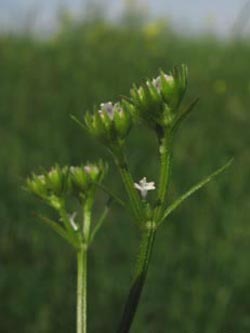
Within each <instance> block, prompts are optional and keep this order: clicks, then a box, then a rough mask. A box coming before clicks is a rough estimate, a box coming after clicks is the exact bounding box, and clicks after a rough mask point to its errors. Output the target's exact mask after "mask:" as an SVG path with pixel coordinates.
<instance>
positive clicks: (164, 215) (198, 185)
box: [159, 159, 233, 225]
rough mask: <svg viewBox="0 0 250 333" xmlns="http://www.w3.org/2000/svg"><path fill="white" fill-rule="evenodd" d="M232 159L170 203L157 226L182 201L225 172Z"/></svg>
mask: <svg viewBox="0 0 250 333" xmlns="http://www.w3.org/2000/svg"><path fill="white" fill-rule="evenodd" d="M232 161H233V159H230V160H229V161H228V162H227V163H226V164H224V165H223V166H222V167H221V168H219V169H217V170H216V171H215V172H213V173H211V174H210V175H209V176H208V177H206V178H204V179H203V180H201V181H200V182H199V183H197V184H196V185H194V186H193V187H191V188H190V189H189V190H188V191H187V192H186V193H184V194H183V195H181V196H180V197H179V198H178V199H177V200H176V201H175V202H174V203H172V204H171V205H170V206H169V207H168V208H167V209H166V210H165V212H164V214H163V217H162V219H161V220H160V222H159V225H160V224H161V223H162V222H163V221H164V220H165V219H166V218H167V217H168V216H169V215H170V214H171V213H172V212H173V211H174V210H175V209H176V208H177V207H178V206H180V205H181V204H182V203H183V201H185V200H186V199H187V198H188V197H190V196H191V195H192V194H194V193H195V192H196V191H198V190H199V189H201V188H202V187H203V186H205V185H206V184H207V183H209V182H210V181H211V180H213V178H214V177H216V176H218V175H219V174H220V173H222V172H223V171H225V170H226V169H227V168H228V167H229V166H230V165H231V163H232Z"/></svg>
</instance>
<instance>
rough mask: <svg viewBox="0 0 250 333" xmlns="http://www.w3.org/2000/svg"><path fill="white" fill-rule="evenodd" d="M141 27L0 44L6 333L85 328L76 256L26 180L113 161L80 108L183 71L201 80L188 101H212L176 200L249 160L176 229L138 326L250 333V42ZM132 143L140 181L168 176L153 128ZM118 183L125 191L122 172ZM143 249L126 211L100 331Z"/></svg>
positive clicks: (100, 270) (188, 144) (186, 132)
mask: <svg viewBox="0 0 250 333" xmlns="http://www.w3.org/2000/svg"><path fill="white" fill-rule="evenodd" d="M130 21H131V17H129V18H128V20H127V22H123V23H122V24H120V25H113V24H110V23H107V22H104V21H102V20H100V19H96V20H89V21H85V22H84V23H81V24H79V23H78V24H72V23H70V22H69V21H67V20H65V22H64V24H63V25H62V27H61V29H60V31H59V32H58V33H57V34H55V35H53V36H52V37H51V38H49V39H47V40H38V39H36V38H34V37H32V36H30V35H22V36H18V37H17V36H12V35H2V36H1V37H0V119H1V122H0V138H1V148H0V184H1V186H0V299H1V302H0V332H3V333H12V332H20V333H33V332H36V333H52V332H59V331H60V332H61V333H63V332H65V333H66V332H67V333H68V332H74V330H75V278H76V276H75V273H76V272H75V270H76V267H75V262H74V254H73V252H72V251H71V250H69V249H68V247H67V245H66V244H64V242H63V241H61V240H60V239H59V238H58V237H57V236H56V235H55V234H54V233H53V232H51V231H50V230H49V229H47V227H46V226H44V225H42V224H41V223H39V222H38V218H37V217H36V215H35V213H36V212H37V211H38V210H39V211H40V210H43V209H45V208H43V207H42V205H41V204H40V203H39V202H38V201H35V200H33V199H32V198H31V196H30V195H29V194H27V193H26V192H25V191H24V190H23V188H22V187H23V184H24V179H25V177H26V176H27V175H28V174H29V173H30V172H31V171H32V170H36V171H37V170H39V168H40V167H42V168H48V167H49V166H50V165H51V164H54V163H55V162H59V163H60V164H66V163H70V164H79V163H81V162H84V161H86V160H95V159H97V158H99V157H100V155H101V156H102V157H104V158H108V157H109V156H108V155H107V153H106V152H105V150H104V148H103V147H101V146H100V145H99V144H97V143H96V142H95V141H94V140H93V139H92V138H90V137H89V136H88V135H87V134H86V133H83V131H82V130H81V129H80V128H79V127H78V126H77V124H75V123H74V122H73V121H72V120H70V114H74V115H77V116H79V117H81V116H82V114H83V113H84V111H86V110H88V109H91V108H92V106H93V105H94V104H98V103H100V102H103V101H109V100H116V99H117V97H119V96H120V95H126V94H128V91H129V88H130V87H131V84H132V83H133V82H137V83H140V82H141V81H142V80H143V79H145V78H147V77H153V76H156V75H157V73H158V70H159V68H162V69H163V70H165V71H168V70H169V69H171V67H172V66H173V65H175V64H180V63H186V64H187V65H188V67H189V72H190V80H189V82H190V84H189V91H188V96H187V98H186V102H188V101H190V100H191V98H192V97H196V96H199V97H200V98H201V102H200V104H199V105H198V107H197V108H196V111H195V112H194V113H193V114H192V116H191V117H190V118H189V119H188V120H187V121H186V123H185V124H184V126H182V128H181V131H180V133H179V135H178V138H177V140H176V144H175V154H174V169H173V174H172V182H171V189H170V194H169V200H170V201H171V200H173V199H174V198H175V197H177V195H178V193H182V192H184V191H185V190H186V189H187V187H188V186H189V185H192V184H193V183H194V182H196V181H197V180H199V179H200V178H202V177H203V176H205V175H207V174H208V173H209V172H211V171H212V170H213V169H215V168H216V167H218V166H220V165H221V164H222V163H223V162H224V161H225V160H226V159H227V158H228V157H231V156H234V157H235V162H234V165H233V166H232V167H231V169H230V170H229V171H228V172H227V173H226V174H224V175H222V176H221V177H220V179H218V180H217V182H213V183H211V184H210V185H208V186H207V187H206V189H205V190H202V191H201V192H200V193H199V194H197V195H196V196H195V197H193V198H192V199H190V200H189V201H188V202H187V203H185V204H184V205H183V206H182V208H181V209H179V211H178V212H177V213H175V214H174V215H173V216H172V218H171V220H170V221H169V222H168V224H165V225H164V226H163V227H162V229H161V232H160V233H159V234H158V237H157V242H156V246H155V249H154V253H153V258H152V265H151V268H150V271H149V276H148V280H147V283H146V286H145V290H144V293H143V297H142V303H141V304H140V307H139V311H138V314H137V317H136V321H135V323H134V326H133V329H132V332H147V333H155V332H157V333H158V332H159V333H164V332H171V333H182V332H183V333H184V332H187V333H191V332H192V333H193V332H204V333H216V332H218V333H220V332H232V333H233V332H237V333H245V332H250V299H249V290H250V266H249V262H250V224H249V216H250V190H249V184H250V150H249V142H250V131H249V128H250V116H249V102H250V98H249V97H250V67H249V58H250V43H249V42H248V41H246V40H245V41H239V40H238V41H237V40H234V41H227V42H222V41H219V40H216V38H214V37H211V36H203V37H196V38H194V37H189V38H187V37H185V38H184V37H181V36H179V35H176V34H175V33H173V32H172V31H171V29H169V28H168V27H167V26H166V24H165V23H164V22H155V23H150V24H138V25H136V24H132V23H133V22H132V23H131V22H130ZM132 21H133V20H132ZM129 22H130V24H128V23H129ZM128 145H129V146H130V150H129V159H130V163H131V169H132V170H133V173H134V175H135V178H136V179H140V177H142V176H147V177H148V178H149V179H150V180H157V179H155V178H156V174H157V172H158V157H157V153H156V152H155V148H156V142H155V138H154V137H153V135H152V133H151V132H150V131H148V130H147V129H144V128H140V130H139V131H138V130H136V129H135V130H133V131H132V133H131V135H130V139H129V143H128ZM106 184H108V186H110V187H112V188H113V189H114V190H116V191H120V190H122V191H123V188H122V185H121V183H120V179H119V178H118V177H117V174H116V171H115V169H114V168H113V166H112V165H111V170H110V176H109V178H108V179H107V180H106ZM100 200H102V199H101V198H100ZM97 211H98V206H97ZM137 244H138V235H137V232H136V229H135V227H134V226H133V223H132V221H131V218H130V217H129V216H128V215H127V214H126V213H125V212H123V211H122V210H120V208H119V207H116V206H114V208H113V210H112V213H111V215H110V218H109V221H108V222H107V223H106V225H105V226H104V227H103V229H102V231H101V232H100V233H99V235H98V237H97V239H96V242H95V244H93V247H92V250H91V253H90V257H91V258H90V261H89V265H90V270H89V271H90V276H89V302H90V303H89V331H90V332H113V331H114V329H115V327H116V324H117V321H118V318H119V315H120V313H121V310H122V306H123V301H124V298H125V296H126V292H127V289H128V283H129V282H130V278H131V268H132V267H133V263H134V254H135V253H136V248H137Z"/></svg>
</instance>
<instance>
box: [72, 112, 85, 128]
mask: <svg viewBox="0 0 250 333" xmlns="http://www.w3.org/2000/svg"><path fill="white" fill-rule="evenodd" d="M70 118H71V119H72V120H73V121H74V122H76V123H77V124H78V125H79V126H80V127H81V128H82V129H83V130H84V131H86V127H85V125H84V124H83V123H82V122H81V121H80V120H79V119H77V118H76V117H75V116H74V115H73V114H71V115H70Z"/></svg>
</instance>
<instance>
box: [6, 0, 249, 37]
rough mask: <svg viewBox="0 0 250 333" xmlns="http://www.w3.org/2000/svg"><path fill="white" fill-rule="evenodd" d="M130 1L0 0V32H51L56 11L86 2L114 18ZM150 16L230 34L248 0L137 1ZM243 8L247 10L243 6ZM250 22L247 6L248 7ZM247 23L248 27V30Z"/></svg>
mask: <svg viewBox="0 0 250 333" xmlns="http://www.w3.org/2000/svg"><path fill="white" fill-rule="evenodd" d="M126 1H127V2H128V1H132V0H0V29H3V28H5V29H6V28H7V27H14V26H16V25H21V26H25V25H26V26H27V27H28V26H30V25H33V26H35V27H36V28H37V29H39V30H44V31H47V30H50V29H51V27H53V25H54V24H55V18H56V13H57V10H58V8H59V7H60V6H67V7H68V8H70V10H71V11H72V12H74V13H75V14H76V15H79V13H80V12H82V11H84V9H85V8H86V7H85V6H86V3H87V2H89V3H97V4H99V5H103V6H104V7H105V11H106V14H107V15H108V16H110V17H117V16H119V14H120V13H121V12H122V8H123V7H124V3H125V2H126ZM137 2H138V6H139V7H141V8H144V9H145V8H147V10H148V12H149V14H150V15H151V16H153V17H167V18H168V19H169V20H170V21H171V22H173V23H174V25H175V27H176V28H177V29H178V30H184V29H185V31H187V30H188V31H190V32H200V31H212V32H214V33H217V34H219V35H229V34H230V32H231V30H232V26H233V25H234V23H235V21H236V20H237V18H238V16H239V13H240V10H241V9H242V8H243V6H244V5H245V4H246V3H247V2H249V3H250V1H249V0H137ZM245 8H246V7H245ZM247 10H248V13H245V15H246V16H249V20H250V4H249V6H248V8H247ZM249 26H250V24H248V27H249Z"/></svg>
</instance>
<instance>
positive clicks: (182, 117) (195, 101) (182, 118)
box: [172, 98, 199, 132]
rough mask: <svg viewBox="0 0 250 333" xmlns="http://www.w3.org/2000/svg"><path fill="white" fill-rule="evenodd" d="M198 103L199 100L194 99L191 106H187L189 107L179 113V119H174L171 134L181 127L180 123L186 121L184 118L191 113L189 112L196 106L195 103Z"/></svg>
mask: <svg viewBox="0 0 250 333" xmlns="http://www.w3.org/2000/svg"><path fill="white" fill-rule="evenodd" d="M198 102H199V98H196V99H195V100H194V101H193V102H192V103H191V104H189V106H188V107H187V108H186V109H184V110H183V111H181V113H180V115H179V117H178V118H177V119H176V121H175V123H174V126H173V129H172V131H173V132H176V130H177V129H178V128H179V126H180V125H181V123H182V121H183V120H184V119H186V117H187V116H188V115H189V114H190V113H191V111H192V110H193V109H194V107H195V106H196V105H197V103H198Z"/></svg>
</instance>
